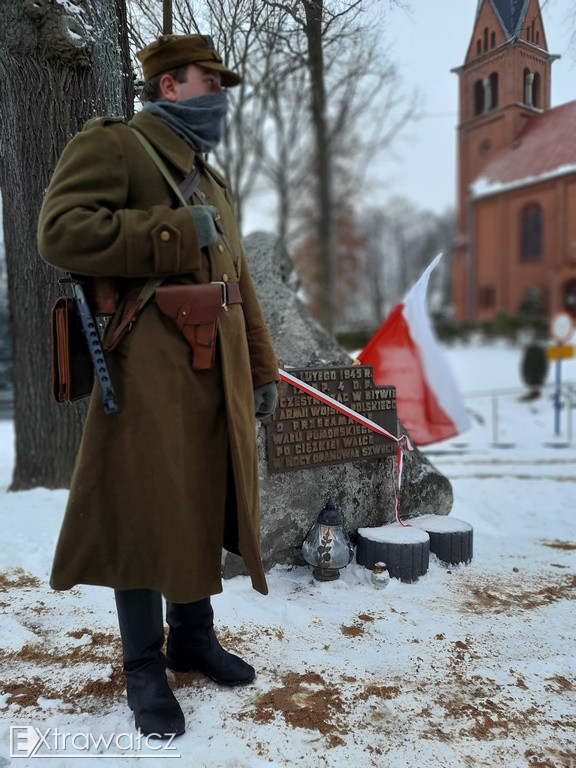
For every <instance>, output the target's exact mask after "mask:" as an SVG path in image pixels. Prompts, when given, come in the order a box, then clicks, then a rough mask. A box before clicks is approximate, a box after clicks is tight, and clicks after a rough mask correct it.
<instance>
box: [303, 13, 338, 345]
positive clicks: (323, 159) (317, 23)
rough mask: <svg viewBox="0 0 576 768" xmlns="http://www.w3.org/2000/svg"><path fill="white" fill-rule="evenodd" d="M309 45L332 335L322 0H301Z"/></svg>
mask: <svg viewBox="0 0 576 768" xmlns="http://www.w3.org/2000/svg"><path fill="white" fill-rule="evenodd" d="M302 4H303V6H304V11H305V17H306V24H305V32H306V40H307V42H308V70H309V75H310V91H311V96H310V98H311V104H310V106H311V112H312V128H313V131H314V150H315V152H314V154H315V165H316V185H317V186H316V199H317V203H318V204H317V218H316V232H317V248H318V258H319V264H320V270H321V279H320V286H319V289H320V290H319V297H318V298H319V314H318V319H319V321H320V323H321V324H322V325H323V326H324V328H325V329H326V330H327V331H328V332H329V333H331V332H332V329H333V325H334V299H333V297H334V275H333V265H332V258H333V253H334V212H333V205H332V156H331V152H330V141H329V130H328V123H327V115H326V91H325V85H324V74H325V73H324V47H323V39H322V32H323V24H322V22H323V13H324V2H323V0H303V2H302Z"/></svg>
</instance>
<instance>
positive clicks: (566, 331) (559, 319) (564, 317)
mask: <svg viewBox="0 0 576 768" xmlns="http://www.w3.org/2000/svg"><path fill="white" fill-rule="evenodd" d="M573 333H574V321H573V320H572V315H570V314H569V313H568V312H556V314H555V315H554V316H553V317H552V320H551V321H550V335H551V336H552V338H553V339H554V341H557V342H558V344H564V342H566V341H569V340H570V339H571V338H572V334H573Z"/></svg>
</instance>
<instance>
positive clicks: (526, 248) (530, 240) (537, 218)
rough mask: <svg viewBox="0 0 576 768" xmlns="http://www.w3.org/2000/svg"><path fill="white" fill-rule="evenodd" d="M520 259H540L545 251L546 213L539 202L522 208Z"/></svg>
mask: <svg viewBox="0 0 576 768" xmlns="http://www.w3.org/2000/svg"><path fill="white" fill-rule="evenodd" d="M521 225H522V226H521V240H522V242H521V246H520V261H522V262H530V261H538V260H539V259H541V258H542V255H543V252H544V215H543V213H542V207H541V206H540V205H538V203H529V204H528V205H526V206H525V207H524V208H523V209H522V222H521Z"/></svg>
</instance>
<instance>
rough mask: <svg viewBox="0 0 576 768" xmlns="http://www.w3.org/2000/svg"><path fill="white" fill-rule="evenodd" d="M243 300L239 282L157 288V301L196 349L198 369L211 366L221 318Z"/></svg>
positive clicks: (195, 359) (195, 360) (194, 366)
mask: <svg viewBox="0 0 576 768" xmlns="http://www.w3.org/2000/svg"><path fill="white" fill-rule="evenodd" d="M241 301H242V296H241V294H240V286H239V285H238V283H201V284H196V285H161V286H159V287H158V288H156V304H157V305H158V307H159V309H160V310H161V311H162V312H163V313H164V314H165V315H166V316H167V317H169V318H170V319H171V320H173V321H174V323H176V327H177V328H178V329H179V330H180V331H181V332H182V334H183V336H184V338H185V339H186V341H187V342H188V344H190V346H191V347H192V349H193V350H194V360H193V364H192V367H193V369H194V370H195V371H205V370H208V369H209V368H212V366H213V365H214V359H215V355H216V334H217V329H218V317H219V316H220V313H221V312H222V311H225V312H227V311H228V304H239V303H241Z"/></svg>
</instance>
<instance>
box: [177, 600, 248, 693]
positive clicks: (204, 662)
mask: <svg viewBox="0 0 576 768" xmlns="http://www.w3.org/2000/svg"><path fill="white" fill-rule="evenodd" d="M166 620H167V622H168V624H169V626H170V632H169V634H168V649H167V651H166V659H167V662H168V667H169V668H170V669H174V670H176V671H177V672H190V671H191V670H197V671H199V672H203V673H204V674H205V675H208V677H210V678H211V679H212V680H214V682H215V683H219V684H220V685H231V686H232V685H248V683H251V682H252V681H253V680H254V678H255V677H256V672H255V670H254V667H251V666H250V664H247V663H246V662H245V661H242V659H241V658H239V657H238V656H235V655H234V654H233V653H228V651H225V650H224V648H222V646H221V645H220V643H219V642H218V638H217V637H216V635H215V633H214V624H213V621H214V611H213V610H212V606H211V605H210V598H209V597H206V598H204V599H203V600H198V601H196V602H195V603H168V602H167V603H166Z"/></svg>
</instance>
